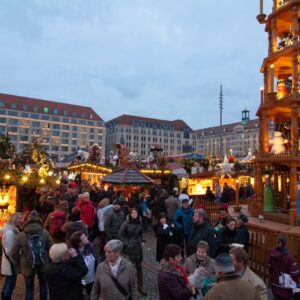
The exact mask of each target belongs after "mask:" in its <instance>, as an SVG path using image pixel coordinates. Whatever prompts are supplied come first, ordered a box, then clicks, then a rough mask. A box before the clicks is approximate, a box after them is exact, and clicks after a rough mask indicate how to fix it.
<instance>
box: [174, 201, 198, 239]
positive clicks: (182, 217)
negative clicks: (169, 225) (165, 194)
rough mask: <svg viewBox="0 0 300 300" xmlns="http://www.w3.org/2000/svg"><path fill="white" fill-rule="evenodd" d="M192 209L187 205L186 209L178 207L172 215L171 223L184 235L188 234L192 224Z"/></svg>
mask: <svg viewBox="0 0 300 300" xmlns="http://www.w3.org/2000/svg"><path fill="white" fill-rule="evenodd" d="M193 215H194V210H193V209H192V208H191V207H189V208H187V209H185V208H183V207H180V208H178V209H177V210H176V212H175V215H174V217H173V223H174V225H175V226H176V228H177V229H179V230H180V231H181V232H182V233H183V234H184V235H189V234H190V232H191V230H192V225H193V222H192V221H193Z"/></svg>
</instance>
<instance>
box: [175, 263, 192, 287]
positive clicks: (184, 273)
mask: <svg viewBox="0 0 300 300" xmlns="http://www.w3.org/2000/svg"><path fill="white" fill-rule="evenodd" d="M175 268H176V269H177V270H178V271H179V272H180V273H181V275H182V277H183V281H184V283H185V285H186V286H187V284H188V283H189V280H188V277H187V274H186V272H185V271H184V269H183V267H181V266H175Z"/></svg>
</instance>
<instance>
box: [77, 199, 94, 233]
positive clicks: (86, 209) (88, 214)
mask: <svg viewBox="0 0 300 300" xmlns="http://www.w3.org/2000/svg"><path fill="white" fill-rule="evenodd" d="M76 207H79V208H80V209H81V213H80V218H81V220H82V222H84V223H85V224H86V225H87V227H88V228H92V227H93V226H94V224H95V218H96V210H95V207H94V205H93V203H92V202H91V201H90V200H85V199H83V200H80V201H78V203H77V204H76Z"/></svg>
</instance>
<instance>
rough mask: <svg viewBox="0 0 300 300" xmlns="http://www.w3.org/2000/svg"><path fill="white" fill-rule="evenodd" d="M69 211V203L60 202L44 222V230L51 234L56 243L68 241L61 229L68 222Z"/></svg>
mask: <svg viewBox="0 0 300 300" xmlns="http://www.w3.org/2000/svg"><path fill="white" fill-rule="evenodd" d="M68 210H69V205H68V202H67V201H60V202H59V203H58V204H57V206H56V207H55V208H54V211H53V212H52V213H50V214H49V215H48V216H47V218H46V220H45V222H44V228H45V229H46V230H47V231H48V232H49V234H50V236H51V238H52V241H53V242H54V243H62V242H64V241H65V240H66V234H65V233H64V232H63V231H62V230H61V229H62V227H63V225H64V224H65V223H66V221H67V217H68Z"/></svg>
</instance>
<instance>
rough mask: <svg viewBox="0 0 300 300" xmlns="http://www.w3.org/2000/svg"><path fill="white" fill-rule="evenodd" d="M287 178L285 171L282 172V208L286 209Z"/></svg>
mask: <svg viewBox="0 0 300 300" xmlns="http://www.w3.org/2000/svg"><path fill="white" fill-rule="evenodd" d="M286 191H287V176H286V171H283V172H282V197H283V207H284V208H285V209H287V192H286Z"/></svg>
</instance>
